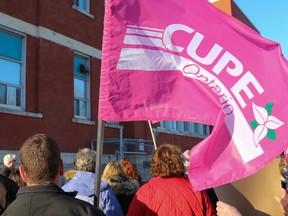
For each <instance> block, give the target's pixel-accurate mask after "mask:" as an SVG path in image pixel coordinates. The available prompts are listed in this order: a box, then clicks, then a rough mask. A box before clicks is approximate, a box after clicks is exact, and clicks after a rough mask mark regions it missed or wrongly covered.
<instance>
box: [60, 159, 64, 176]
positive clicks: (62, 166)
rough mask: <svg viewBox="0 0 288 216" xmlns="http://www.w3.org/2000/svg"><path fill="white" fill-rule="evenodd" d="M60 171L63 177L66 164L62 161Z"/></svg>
mask: <svg viewBox="0 0 288 216" xmlns="http://www.w3.org/2000/svg"><path fill="white" fill-rule="evenodd" d="M59 169H60V170H59V171H60V175H61V176H63V175H64V162H63V160H62V159H61V160H60V168H59Z"/></svg>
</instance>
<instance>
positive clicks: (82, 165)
mask: <svg viewBox="0 0 288 216" xmlns="http://www.w3.org/2000/svg"><path fill="white" fill-rule="evenodd" d="M95 165H96V151H94V150H91V149H89V148H82V149H80V150H79V151H78V152H77V154H76V155H75V159H74V169H75V170H81V171H86V172H93V173H94V172H95Z"/></svg>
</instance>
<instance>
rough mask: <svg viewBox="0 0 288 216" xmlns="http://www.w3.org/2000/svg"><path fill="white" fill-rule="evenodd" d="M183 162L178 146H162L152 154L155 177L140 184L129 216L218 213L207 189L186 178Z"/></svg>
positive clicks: (211, 214)
mask: <svg viewBox="0 0 288 216" xmlns="http://www.w3.org/2000/svg"><path fill="white" fill-rule="evenodd" d="M183 162H184V161H183V158H182V157H181V151H180V149H179V148H178V147H177V146H174V145H171V144H165V145H162V146H160V147H159V148H158V149H157V150H156V151H155V152H154V154H153V157H152V162H151V170H150V173H151V175H152V176H153V177H152V178H151V179H150V180H149V181H148V182H147V183H145V184H144V185H143V186H141V187H140V188H139V190H138V191H137V193H136V194H135V196H134V198H133V200H132V202H131V205H130V207H129V210H128V214H127V216H134V215H137V216H148V215H159V216H166V215H177V216H186V215H197V216H214V215H216V212H215V209H214V208H213V206H212V204H211V202H210V200H209V197H208V195H207V193H206V192H205V191H193V189H192V186H191V184H190V182H189V180H188V179H187V178H185V167H184V163H183Z"/></svg>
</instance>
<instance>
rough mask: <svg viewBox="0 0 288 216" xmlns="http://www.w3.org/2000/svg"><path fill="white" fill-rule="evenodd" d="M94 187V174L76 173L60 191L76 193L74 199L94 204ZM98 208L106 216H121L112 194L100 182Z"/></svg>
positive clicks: (119, 208)
mask: <svg viewBox="0 0 288 216" xmlns="http://www.w3.org/2000/svg"><path fill="white" fill-rule="evenodd" d="M94 186H95V174H94V173H91V172H85V171H77V173H76V174H75V175H74V176H73V177H72V178H71V179H70V180H69V181H68V182H67V183H66V184H65V185H63V186H62V189H63V190H64V191H67V192H73V191H75V192H77V196H76V198H78V199H81V200H84V201H87V202H89V203H91V204H94V193H95V192H94ZM99 208H100V209H101V210H102V211H103V212H104V213H105V214H106V216H123V213H122V210H121V206H120V204H119V202H118V200H117V198H116V196H115V194H114V192H113V191H112V190H111V188H110V186H109V184H107V183H106V182H105V181H101V183H100V199H99Z"/></svg>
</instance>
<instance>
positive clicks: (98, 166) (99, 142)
mask: <svg viewBox="0 0 288 216" xmlns="http://www.w3.org/2000/svg"><path fill="white" fill-rule="evenodd" d="M104 126H105V123H104V121H103V120H98V130H97V148H96V165H95V185H94V206H96V207H97V208H99V199H100V182H101V168H102V152H103V140H104Z"/></svg>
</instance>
